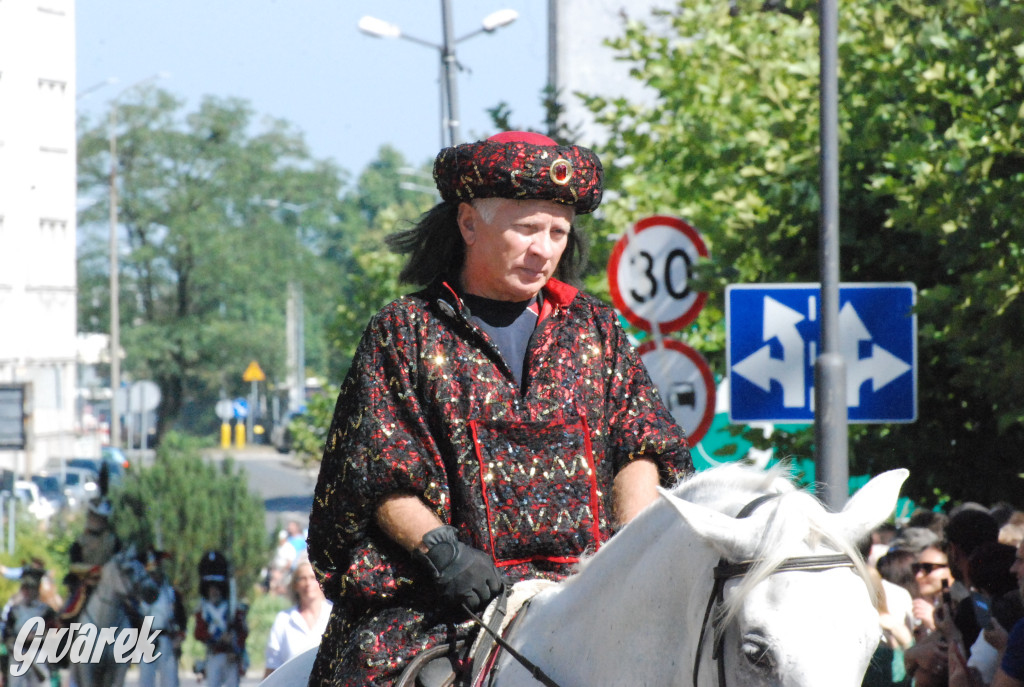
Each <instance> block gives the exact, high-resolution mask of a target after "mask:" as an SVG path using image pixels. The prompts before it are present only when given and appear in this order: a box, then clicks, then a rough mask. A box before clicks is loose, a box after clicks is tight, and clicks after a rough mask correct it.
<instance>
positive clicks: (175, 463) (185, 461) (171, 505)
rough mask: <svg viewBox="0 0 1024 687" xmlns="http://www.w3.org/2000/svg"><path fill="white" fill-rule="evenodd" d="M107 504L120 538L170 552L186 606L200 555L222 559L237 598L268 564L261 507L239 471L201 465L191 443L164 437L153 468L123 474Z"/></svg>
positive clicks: (195, 589)
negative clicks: (214, 553) (226, 563)
mask: <svg viewBox="0 0 1024 687" xmlns="http://www.w3.org/2000/svg"><path fill="white" fill-rule="evenodd" d="M112 502H113V506H114V526H115V528H116V531H117V533H118V535H119V536H120V537H121V538H122V540H123V541H126V542H133V543H135V545H136V546H137V547H139V548H140V549H141V550H145V549H148V548H150V547H154V546H155V547H159V548H162V549H163V550H166V551H169V552H170V553H171V554H172V558H171V560H170V561H169V562H167V563H165V566H166V570H167V573H168V577H169V578H170V579H171V580H172V581H173V583H174V584H175V586H176V587H177V588H178V589H179V590H180V591H181V593H182V595H183V596H184V597H185V601H186V608H191V607H192V606H193V605H194V603H193V602H194V601H196V600H197V599H198V594H199V578H198V565H199V559H200V557H201V556H202V554H203V553H204V552H206V551H210V550H217V551H221V552H223V553H224V554H225V555H226V556H227V557H228V560H229V561H230V562H231V565H232V566H233V568H234V573H235V580H236V583H237V588H238V593H239V598H240V599H244V598H247V597H248V595H249V592H250V590H251V589H252V588H253V586H254V585H255V584H256V582H257V581H258V580H259V576H260V571H261V569H262V568H263V566H265V565H266V564H267V561H268V560H269V559H270V555H271V542H270V540H269V538H268V536H267V530H266V524H265V515H266V513H265V510H264V507H263V502H262V501H261V500H260V498H259V497H258V496H256V495H254V494H253V493H251V492H250V491H249V484H248V477H247V475H246V473H245V470H244V469H243V468H240V467H239V466H238V465H237V464H235V463H234V462H233V461H232V460H230V459H227V460H225V461H223V462H222V463H220V464H215V463H212V462H208V461H204V460H203V458H202V456H201V454H200V442H199V441H198V440H196V439H194V438H189V437H187V436H185V435H182V434H179V433H177V432H170V433H168V434H167V435H166V437H165V438H164V441H163V442H161V444H160V447H159V448H158V449H157V460H156V462H155V463H154V465H153V466H152V467H148V468H142V469H140V470H137V471H133V472H131V473H130V474H129V475H128V478H127V479H126V480H125V482H124V483H123V485H122V486H121V487H120V488H119V489H117V490H116V491H115V492H114V494H113V498H112Z"/></svg>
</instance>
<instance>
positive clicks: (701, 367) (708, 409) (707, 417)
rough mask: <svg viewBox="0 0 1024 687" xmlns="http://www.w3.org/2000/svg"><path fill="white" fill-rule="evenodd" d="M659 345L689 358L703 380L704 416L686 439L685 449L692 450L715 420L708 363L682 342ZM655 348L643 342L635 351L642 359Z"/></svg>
mask: <svg viewBox="0 0 1024 687" xmlns="http://www.w3.org/2000/svg"><path fill="white" fill-rule="evenodd" d="M661 343H662V346H663V347H664V348H669V349H671V350H673V351H676V352H678V353H682V354H683V355H685V356H686V357H687V358H689V359H690V362H692V363H693V364H694V365H695V366H696V367H697V370H698V371H699V372H700V376H701V377H702V378H703V380H704V388H705V389H707V398H708V402H707V404H706V405H705V407H704V415H703V416H701V419H700V424H699V425H697V429H695V430H693V434H689V435H687V437H686V445H687V447H689V448H693V447H694V446H696V445H697V443H698V442H700V440H701V439H703V438H704V435H705V434H707V433H708V430H709V429H711V422H712V421H713V420H714V419H715V403H716V402H717V398H716V393H717V391H716V389H715V378H714V375H712V374H711V367H710V366H709V365H708V362H707V361H706V360H704V356H702V355H701V354H700V352H698V351H697V349H695V348H694V347H692V346H688V345H686V344H684V343H683V342H682V341H676V340H675V339H665V340H663V341H662V342H661ZM656 347H657V346H656V345H655V343H654V342H653V341H645V342H644V343H643V344H641V345H640V347H639V348H638V349H637V354H638V355H640V357H641V358H642V357H643V355H644V353H648V352H650V351H653V350H654V349H655V348H656ZM662 402H664V400H662Z"/></svg>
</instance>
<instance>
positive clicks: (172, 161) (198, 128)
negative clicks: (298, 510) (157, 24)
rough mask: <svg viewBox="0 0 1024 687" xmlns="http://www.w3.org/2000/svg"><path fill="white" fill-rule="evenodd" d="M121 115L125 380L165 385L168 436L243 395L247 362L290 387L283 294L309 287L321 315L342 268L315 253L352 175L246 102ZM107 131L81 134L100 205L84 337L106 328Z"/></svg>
mask: <svg viewBox="0 0 1024 687" xmlns="http://www.w3.org/2000/svg"><path fill="white" fill-rule="evenodd" d="M116 107H117V108H118V109H117V112H118V117H117V119H118V122H119V124H118V128H117V159H116V160H115V161H114V167H115V169H116V172H117V174H116V179H117V184H118V199H119V202H118V215H119V219H120V233H121V236H122V238H121V251H120V253H119V262H120V283H121V293H120V302H121V312H120V317H121V323H122V327H121V331H122V346H123V348H124V349H125V351H126V358H125V363H124V368H125V371H126V373H127V375H128V377H129V378H130V377H134V378H137V379H138V378H149V379H153V380H154V381H156V383H157V384H158V385H159V386H160V390H161V401H160V407H159V408H158V422H159V426H158V431H159V433H160V434H161V435H162V434H163V432H164V431H165V430H166V429H167V428H168V427H169V426H172V424H173V423H175V422H176V421H178V420H179V416H180V415H181V414H182V413H183V412H185V413H188V414H192V415H202V416H203V417H205V418H207V422H208V423H210V424H211V425H212V423H214V422H215V419H214V418H213V415H212V413H211V412H210V409H211V408H212V407H213V403H214V402H215V400H216V399H217V397H218V396H219V395H221V394H222V393H226V394H230V395H236V394H242V393H245V392H246V391H247V389H245V388H244V385H243V382H242V380H241V372H242V370H243V369H244V368H245V365H246V364H247V363H248V362H249V361H250V360H253V359H255V360H258V361H259V362H260V365H261V366H262V367H263V369H264V370H265V371H266V373H267V375H268V380H270V381H271V382H273V381H274V380H278V379H283V378H284V377H285V370H284V364H285V361H284V357H285V355H284V351H285V336H284V332H285V323H284V312H285V307H284V302H285V298H286V291H287V288H286V285H287V283H288V282H289V281H290V280H298V281H299V282H300V283H302V284H303V285H304V286H308V287H309V288H308V289H307V294H308V295H307V301H306V304H307V306H308V307H309V311H310V312H312V313H323V312H325V309H324V308H323V307H322V305H323V303H322V302H321V301H320V300H319V297H320V296H321V295H322V294H324V293H325V290H324V288H323V284H325V283H328V282H330V281H331V280H332V279H334V278H335V277H336V273H337V266H336V265H335V264H333V263H331V262H329V261H325V260H323V259H322V258H321V256H320V254H319V253H317V249H318V248H322V246H323V244H324V243H325V240H324V237H325V236H326V235H327V234H328V229H329V228H330V226H331V224H332V223H333V222H334V218H335V216H336V210H337V208H336V203H337V202H339V199H340V195H341V189H342V187H343V183H344V177H343V174H342V172H341V170H340V169H338V168H337V167H336V166H335V165H334V164H332V163H330V162H324V161H318V160H315V159H313V157H312V156H311V155H310V153H309V150H308V148H307V146H306V144H305V142H304V140H303V138H302V136H301V135H299V134H298V133H296V132H295V131H294V130H293V129H292V128H291V127H290V126H289V125H288V124H287V123H285V122H283V121H279V120H259V121H257V120H256V117H255V115H254V112H253V111H252V109H251V107H250V106H249V105H248V104H246V103H245V102H243V101H240V100H234V99H227V100H222V99H216V98H206V99H204V100H203V101H202V103H201V104H200V105H199V107H198V109H197V110H195V111H194V112H185V111H184V109H183V102H182V101H180V100H178V99H176V98H175V97H173V96H172V95H171V94H169V93H167V92H165V91H160V90H149V91H140V93H139V95H138V98H137V99H136V100H132V101H130V102H124V103H121V104H119V105H116ZM108 133H109V132H108V125H107V123H106V121H101V122H96V123H94V122H89V121H87V120H84V121H82V122H81V125H80V133H79V148H78V150H79V179H78V185H79V193H80V195H81V196H82V197H83V198H86V199H92V200H94V201H95V202H94V203H93V204H92V205H90V206H88V207H87V208H86V209H85V210H83V211H82V212H81V214H80V218H79V222H80V226H81V227H82V237H81V241H80V243H81V249H80V253H79V285H80V288H79V311H80V322H81V323H82V324H81V327H82V329H83V330H85V331H91V330H97V329H98V330H101V331H107V330H108V327H109V307H108V297H107V293H106V291H107V288H108V287H107V284H108V279H109V274H108V267H107V264H108V263H107V248H106V240H107V232H108V231H109V229H108V225H107V217H108V201H109V197H110V195H109V183H110V178H109V176H108V175H109V172H110V168H111V159H110V155H109V146H108ZM289 208H293V209H294V208H298V209H299V210H293V211H288V209H289ZM314 324H315V323H314ZM312 329H313V331H318V328H317V327H316V326H314V327H312ZM313 350H314V352H319V354H320V355H321V356H323V355H324V354H325V353H324V350H325V349H324V348H323V347H320V348H316V347H314V348H313ZM196 409H198V411H196Z"/></svg>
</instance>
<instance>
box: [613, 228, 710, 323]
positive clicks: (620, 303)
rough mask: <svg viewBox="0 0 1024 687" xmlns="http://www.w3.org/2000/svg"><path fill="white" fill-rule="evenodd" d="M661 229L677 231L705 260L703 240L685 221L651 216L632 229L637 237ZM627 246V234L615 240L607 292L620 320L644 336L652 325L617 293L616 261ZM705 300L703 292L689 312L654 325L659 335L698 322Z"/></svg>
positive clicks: (705, 246)
mask: <svg viewBox="0 0 1024 687" xmlns="http://www.w3.org/2000/svg"><path fill="white" fill-rule="evenodd" d="M663 226H668V227H671V228H673V229H677V230H679V231H680V232H682V233H683V234H685V235H686V237H687V238H688V239H690V241H691V242H692V243H693V245H694V247H695V248H696V249H697V254H698V255H700V256H701V257H702V258H706V257H708V248H707V245H706V244H705V243H704V239H703V238H701V235H700V233H699V232H698V231H697V230H696V229H694V228H693V227H692V226H690V225H689V224H688V223H687V222H686V221H684V220H682V219H680V218H678V217H670V216H668V215H652V216H651V217H645V218H644V219H642V220H640V221H638V222H637V223H636V224H635V225H633V234H634V235H635V234H639V233H640V232H641V231H643V230H644V229H649V228H651V227H663ZM628 242H629V234H626V235H625V236H623V237H622V238H621V239H619V240H618V242H617V243H616V244H615V247H614V248H613V249H612V254H611V255H610V256H609V257H608V282H609V287H610V289H609V290H610V291H611V295H612V304H613V305H615V308H616V309H617V310H618V311H619V312H621V313H622V314H623V316H625V318H626V320H628V321H629V323H630V324H632V325H633V326H634V327H638V328H640V329H642V330H644V331H645V332H650V331H652V330H653V329H654V326H655V323H653V322H650V321H649V320H645V319H644V318H642V317H640V315H638V314H636V313H635V312H633V310H632V309H630V308H629V306H628V305H626V301H625V300H624V299H623V298H622V291H621V290H620V289H619V260H621V259H622V254H623V253H624V252H625V251H626V244H627V243H628ZM707 300H708V294H707V292H706V291H700V292H698V294H697V298H696V299H695V300H694V302H693V305H692V306H690V309H689V310H687V311H686V312H684V313H683V314H682V315H680V316H679V317H677V318H675V319H674V320H671V321H669V322H660V323H657V326H658V328H659V329H660V331H661V333H662V334H668V333H670V332H674V331H676V330H679V329H682V328H683V327H685V326H686V325H688V324H690V323H691V322H693V321H694V320H695V319H697V315H698V314H699V313H700V311H701V310H702V309H703V308H704V304H705V303H706V302H707Z"/></svg>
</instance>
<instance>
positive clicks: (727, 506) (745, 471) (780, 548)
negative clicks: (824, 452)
mask: <svg viewBox="0 0 1024 687" xmlns="http://www.w3.org/2000/svg"><path fill="white" fill-rule="evenodd" d="M792 480H793V477H792V470H791V468H789V467H788V466H786V465H784V464H779V465H776V466H774V467H772V468H770V469H768V470H762V469H760V468H755V467H751V466H744V465H740V464H727V465H723V466H719V467H715V468H712V469H710V470H705V471H704V472H701V473H698V474H697V475H694V476H693V477H691V478H689V479H688V480H685V481H683V482H681V483H680V484H679V485H677V486H676V488H675V489H673V492H674V493H675V495H676V496H679V497H680V498H684V499H686V500H687V501H692V502H694V503H700V504H702V505H705V506H707V507H709V508H716V509H717V510H719V511H721V512H723V513H725V514H727V515H731V516H733V517H735V516H736V515H737V514H738V513H739V512H740V511H741V510H742V509H743V507H744V506H745V505H747V504H748V503H750V501H752V500H754V499H755V498H757V497H759V496H762V495H775V496H776V498H773V499H771V500H769V501H767V502H765V503H764V504H762V505H761V506H759V507H758V509H757V510H765V511H767V512H768V513H769V515H768V521H767V524H766V526H765V530H764V533H763V536H762V537H761V539H760V543H759V544H758V548H757V550H756V551H755V552H754V555H753V560H754V565H753V566H751V568H750V570H749V571H748V572H747V574H746V575H744V576H743V577H742V579H741V580H740V582H739V584H738V585H737V587H736V589H735V590H734V592H733V593H731V594H729V598H728V599H727V600H726V602H725V603H724V604H723V605H722V608H721V610H720V614H721V618H720V620H721V623H722V625H721V626H723V627H724V626H725V625H726V624H728V623H729V622H731V621H732V620H733V619H734V618H735V616H736V614H737V613H738V612H739V611H740V608H741V607H742V605H743V602H744V601H745V600H746V597H747V595H749V594H750V592H751V591H752V590H753V589H754V588H755V587H756V586H757V585H758V584H760V583H761V582H763V581H764V580H765V579H766V578H768V577H769V576H770V575H771V574H772V573H773V572H774V571H775V570H777V569H778V568H779V566H780V565H781V564H782V563H783V561H785V559H786V558H787V557H789V556H790V555H791V551H790V552H787V544H788V543H792V542H793V541H794V538H795V537H799V538H800V540H801V541H802V542H803V543H805V544H806V545H807V546H809V547H811V548H815V547H817V546H821V545H824V546H826V547H829V548H832V549H834V550H835V551H836V552H837V553H841V554H845V555H847V556H849V557H850V559H851V560H852V561H853V566H854V570H855V572H856V573H857V575H858V576H859V577H860V578H861V579H862V580H863V581H864V585H865V587H866V588H867V590H868V595H869V598H870V599H871V601H872V603H873V604H875V605H876V606H877V603H878V600H877V594H876V590H875V586H874V584H872V582H871V577H870V574H869V572H868V569H867V566H866V565H865V564H864V559H863V558H862V556H861V554H860V551H859V550H858V549H857V546H856V542H851V541H849V540H848V539H847V538H846V536H845V535H844V533H842V532H840V531H837V528H836V526H835V518H834V517H830V516H834V514H833V513H830V512H829V511H827V510H826V509H825V507H824V506H823V505H822V503H821V501H820V500H818V499H817V498H816V497H815V496H814V495H812V494H811V493H809V492H807V491H803V490H799V489H798V488H797V487H796V486H795V484H794V483H793V481H792ZM730 562H733V563H738V562H740V561H730Z"/></svg>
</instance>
